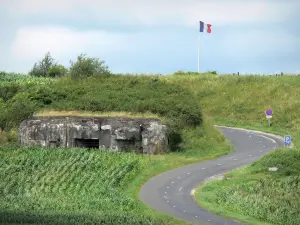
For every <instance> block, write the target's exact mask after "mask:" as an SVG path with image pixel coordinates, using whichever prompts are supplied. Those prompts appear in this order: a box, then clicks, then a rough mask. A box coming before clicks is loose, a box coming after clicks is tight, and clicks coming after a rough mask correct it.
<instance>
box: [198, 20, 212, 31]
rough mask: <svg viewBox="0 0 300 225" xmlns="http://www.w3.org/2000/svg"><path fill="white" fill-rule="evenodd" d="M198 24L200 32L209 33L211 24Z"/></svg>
mask: <svg viewBox="0 0 300 225" xmlns="http://www.w3.org/2000/svg"><path fill="white" fill-rule="evenodd" d="M199 23H200V32H204V30H205V31H206V32H207V33H211V24H205V23H204V22H202V21H199Z"/></svg>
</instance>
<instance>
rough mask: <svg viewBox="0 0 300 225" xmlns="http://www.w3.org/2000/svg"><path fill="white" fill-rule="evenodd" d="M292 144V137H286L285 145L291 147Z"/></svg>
mask: <svg viewBox="0 0 300 225" xmlns="http://www.w3.org/2000/svg"><path fill="white" fill-rule="evenodd" d="M291 143H292V138H291V135H286V136H284V144H286V145H289V144H291Z"/></svg>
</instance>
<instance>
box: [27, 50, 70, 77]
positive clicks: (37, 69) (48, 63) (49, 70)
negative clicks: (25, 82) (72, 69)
mask: <svg viewBox="0 0 300 225" xmlns="http://www.w3.org/2000/svg"><path fill="white" fill-rule="evenodd" d="M66 73H67V69H66V68H65V67H64V66H63V65H59V64H57V62H54V59H53V58H52V56H51V54H50V52H47V53H46V55H45V56H44V58H43V59H42V60H41V61H40V62H38V63H35V64H34V66H33V68H32V69H31V71H30V72H29V75H31V76H34V77H58V76H63V75H64V74H66Z"/></svg>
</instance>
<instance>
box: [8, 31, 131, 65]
mask: <svg viewBox="0 0 300 225" xmlns="http://www.w3.org/2000/svg"><path fill="white" fill-rule="evenodd" d="M128 38H130V37H129V36H126V35H123V34H122V35H120V34H111V33H107V32H103V31H87V32H76V31H73V30H71V29H68V28H64V27H24V28H21V29H19V30H18V31H17V35H16V37H15V40H14V41H13V44H12V47H11V54H12V56H13V57H15V58H16V59H25V58H36V57H41V56H42V55H44V54H45V53H46V52H47V51H50V52H51V53H53V55H56V56H57V57H66V56H70V55H77V54H80V53H81V52H86V50H93V49H97V51H98V52H102V53H104V54H105V53H107V52H110V53H114V51H122V50H124V49H126V48H127V47H128V43H126V40H127V39H128Z"/></svg>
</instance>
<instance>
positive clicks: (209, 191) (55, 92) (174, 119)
mask: <svg viewBox="0 0 300 225" xmlns="http://www.w3.org/2000/svg"><path fill="white" fill-rule="evenodd" d="M81 57H82V58H81V61H80V63H82V64H81V65H84V66H87V68H88V71H89V72H88V73H86V76H85V78H84V79H82V77H81V76H78V75H80V74H81V73H79V72H78V71H81V70H76V69H74V70H73V76H71V75H70V74H68V73H67V74H66V75H64V76H62V77H61V76H57V78H49V77H56V76H55V73H54V72H55V71H56V70H54V69H56V68H54V69H53V70H52V71H51V70H50V69H51V66H50V67H49V68H50V69H49V71H50V72H51V73H50V72H49V71H48V72H47V73H45V74H44V75H45V76H39V74H38V73H36V77H32V76H26V75H19V74H7V73H0V75H1V76H0V112H1V114H0V128H1V130H2V132H1V134H0V142H1V143H5V142H10V143H11V144H15V142H16V137H17V132H16V128H17V126H18V124H19V122H20V121H21V120H23V119H25V118H27V117H29V116H31V115H33V114H34V113H38V114H37V115H41V116H43V115H51V114H52V115H53V114H54V115H57V114H64V113H66V111H68V112H69V113H71V114H73V115H74V114H84V115H106V116H110V115H124V116H126V115H132V116H133V117H134V116H137V115H144V116H145V115H149V116H151V115H155V116H157V117H158V118H161V119H162V120H164V122H165V123H167V124H168V125H169V127H170V134H169V135H170V138H171V144H172V149H173V150H176V151H175V152H171V153H169V154H162V155H155V156H151V157H149V158H148V157H145V158H141V157H140V156H134V155H123V154H120V155H118V156H117V157H120V158H118V159H116V158H114V157H116V155H110V154H109V153H106V152H103V151H87V150H80V149H79V150H78V149H76V150H75V149H73V150H71V151H70V152H69V153H67V152H66V151H64V150H63V149H58V150H55V151H54V152H50V151H47V150H44V149H35V148H32V149H26V150H25V149H23V148H19V146H18V145H5V146H4V145H2V147H1V157H2V159H3V161H2V162H1V163H2V164H1V167H0V169H1V170H0V173H1V177H4V180H11V182H7V184H9V185H10V186H9V187H10V188H7V186H6V183H5V184H3V183H2V184H3V185H4V186H2V188H1V192H0V196H1V197H0V198H3V199H4V198H5V201H4V200H3V201H2V200H1V204H0V207H1V211H2V212H1V216H0V218H1V219H2V221H1V222H6V223H12V224H15V223H44V224H45V223H46V224H63V223H68V222H69V221H73V222H74V223H78V224H80V223H81V222H82V221H87V223H102V224H107V223H110V224H121V223H130V224H185V223H184V222H181V221H177V220H173V219H170V218H169V217H167V216H163V215H161V214H159V213H157V212H154V211H153V210H150V209H148V208H147V207H146V206H144V205H143V204H141V203H140V202H139V201H138V197H137V194H138V191H139V188H140V186H141V184H143V183H144V182H146V181H147V180H148V179H149V178H151V177H152V176H154V175H156V174H158V173H160V172H163V171H166V170H168V169H172V168H175V167H178V166H182V165H186V164H188V163H193V162H197V161H201V160H205V159H210V158H214V157H217V156H221V155H222V154H226V153H228V152H229V151H230V144H229V143H228V142H226V140H225V139H224V136H222V135H221V134H220V133H219V132H218V131H217V129H216V128H214V127H213V126H212V124H213V123H215V124H218V125H228V126H237V127H244V128H251V129H257V130H263V131H267V132H272V133H277V134H281V135H286V134H290V135H292V139H293V142H294V144H295V148H294V149H292V150H291V149H288V150H286V149H281V150H277V151H275V152H273V153H270V154H268V155H266V156H265V157H264V158H263V159H261V160H259V161H257V162H256V163H254V164H252V165H250V166H247V167H245V168H242V169H238V170H235V171H233V172H230V173H228V174H227V175H226V176H227V177H228V178H231V179H226V180H224V181H214V182H212V183H207V184H205V185H204V186H202V187H201V188H200V189H199V190H198V191H197V192H196V198H197V201H199V203H200V204H201V205H203V206H204V207H207V208H208V209H210V210H212V211H215V212H218V213H220V214H223V215H227V216H230V217H234V218H238V219H240V220H243V221H247V222H249V224H251V223H254V224H259V222H258V221H265V222H269V223H272V224H291V225H293V224H299V218H300V217H299V215H300V212H299V208H300V207H299V206H300V199H299V198H297V196H299V184H300V182H299V181H300V179H299V177H300V174H299V172H298V171H299V169H298V168H299V155H300V151H299V148H298V146H299V144H300V143H299V135H300V132H299V131H300V125H299V124H300V123H299V122H300V114H299V112H298V108H299V106H300V100H299V99H300V98H299V97H300V96H299V95H300V91H298V90H299V86H300V79H299V77H297V76H272V77H270V76H254V75H253V76H220V75H218V74H217V73H216V72H215V71H211V72H208V73H205V74H201V75H200V76H199V74H197V73H193V72H189V73H182V72H181V71H178V72H176V74H174V76H172V75H171V76H158V75H155V76H137V75H121V74H119V75H113V74H111V73H110V72H105V73H104V74H101V73H99V71H101V70H100V69H101V68H99V69H97V70H92V69H91V67H90V66H93V65H98V66H99V65H100V66H101V65H102V62H101V61H97V60H95V59H92V60H90V59H87V58H84V55H82V56H81ZM97 62H98V63H97ZM41 65H42V64H41ZM55 65H56V64H55ZM72 65H73V66H74V65H76V66H78V64H76V63H73V64H72ZM36 68H38V69H40V68H39V67H36ZM61 69H62V70H59V71H58V72H60V73H61V72H62V71H66V70H64V69H63V68H61ZM36 71H38V70H36ZM53 71H54V72H53ZM52 72H53V73H52ZM50 74H52V75H50ZM53 74H54V75H53ZM47 76H48V77H47ZM78 79H81V80H80V81H78ZM201 106H203V109H202V107H201ZM267 108H272V109H273V113H274V115H273V118H272V123H271V128H268V127H267V120H266V119H265V115H264V111H265V109H267ZM57 110H59V111H60V112H57ZM210 118H212V119H213V121H211V120H210ZM179 150H180V151H179ZM88 153H91V155H92V157H95V159H96V158H97V157H98V158H99V157H100V158H101V157H102V155H101V154H104V155H106V156H107V157H112V158H111V159H115V164H114V161H110V160H107V161H108V162H111V163H110V164H105V162H104V163H103V167H102V172H103V173H105V172H107V170H108V169H109V168H110V167H114V166H115V167H117V165H118V164H119V163H121V162H122V160H123V157H124V160H125V161H126V160H128V162H129V164H130V162H132V161H131V160H133V161H134V160H136V161H134V162H135V163H136V164H137V165H136V167H135V166H133V168H132V170H126V171H127V172H126V173H124V174H123V175H122V177H127V176H128V177H130V178H128V179H125V180H122V179H121V180H119V182H120V184H121V183H122V182H123V183H122V185H121V186H122V187H121V186H118V185H117V186H115V187H112V186H105V185H102V186H103V188H105V187H110V189H111V192H110V191H109V190H107V191H105V193H104V192H103V193H101V196H107V198H106V200H105V204H107V208H106V205H105V204H104V203H103V205H101V204H100V203H101V201H102V200H101V198H95V196H94V195H93V194H94V192H86V195H88V196H87V198H88V199H89V198H90V199H92V196H94V199H93V200H94V201H93V202H94V203H95V205H91V206H88V205H87V204H85V202H84V201H83V202H81V199H80V198H81V197H80V196H75V195H73V194H72V192H74V193H75V192H76V191H78V190H81V188H82V187H81V186H80V185H81V184H82V183H80V182H81V181H80V179H79V178H78V179H77V177H76V176H75V175H74V173H75V174H76V173H77V172H78V171H79V170H80V168H83V170H84V168H85V166H87V168H89V166H90V167H92V168H97V165H98V164H97V163H96V164H95V163H91V164H88V163H86V162H81V161H80V160H77V161H76V160H75V159H78V158H79V157H80V154H82V156H83V155H85V154H88ZM51 154H53V155H55V154H56V156H57V158H51V157H50V159H49V160H51V159H53V162H56V163H57V164H54V166H53V167H52V166H51V169H49V168H48V167H47V166H49V165H48V164H49V163H48V164H47V162H49V161H47V162H46V161H43V160H46V158H47V157H48V156H50V155H51ZM63 154H66V155H65V156H64V155H63ZM67 154H70V155H67ZM98 154H99V155H98ZM71 155H72V156H71ZM60 157H61V158H62V159H64V157H69V158H70V159H72V157H73V159H74V165H75V166H74V167H72V166H71V169H70V170H67V172H66V173H65V174H66V175H65V177H67V178H68V177H69V176H70V177H71V178H72V177H73V178H74V179H72V180H69V179H65V180H63V178H61V177H60V175H61V174H62V172H61V167H63V166H67V163H65V164H64V162H62V161H59V158H60ZM22 160H23V161H22ZM26 160H27V161H26ZM47 160H48V159H47ZM83 160H84V157H83ZM35 161H36V164H34V162H35ZM125 161H124V162H123V163H124V166H125V167H126V165H127V162H125ZM30 162H32V163H30ZM51 162H52V161H51ZM66 162H67V161H66ZM68 162H69V161H68ZM93 162H95V161H93ZM72 163H73V161H72ZM121 164H122V163H121ZM273 166H277V167H279V172H276V173H269V172H268V170H267V168H268V167H273ZM35 168H39V169H41V170H42V171H44V172H43V173H42V175H41V174H37V173H39V172H38V171H40V170H38V171H37V173H31V174H29V172H28V171H29V170H30V171H31V172H32V171H33V170H34V169H35ZM66 169H67V167H66ZM22 170H24V172H25V173H27V172H28V174H25V175H24V174H23V173H22ZM56 170H57V171H56ZM26 171H27V172H26ZM59 171H60V172H59ZM63 171H64V170H63ZM76 171H77V172H76ZM84 171H85V170H84ZM91 171H95V170H91ZM137 171H138V172H137ZM48 172H49V173H48ZM52 172H53V173H52ZM118 173H122V172H120V171H119V172H118ZM106 174H107V173H106ZM89 175H91V174H89ZM14 176H16V177H22V179H25V180H24V182H22V183H20V182H18V181H19V180H16V179H14V178H13V177H14ZM114 177H115V176H113V175H111V176H107V178H106V179H107V180H113V178H114ZM55 179H62V182H61V183H60V184H61V187H67V188H66V190H69V192H68V194H69V195H67V196H69V198H68V199H64V198H62V199H64V201H60V202H59V200H57V199H58V198H56V199H55V198H53V199H52V198H51V197H50V196H49V195H48V196H47V193H48V194H49V193H50V192H51V191H53V187H52V186H55V185H54V181H55ZM26 181H27V182H26ZM51 182H52V183H51ZM35 183H37V184H38V185H40V187H38V186H34V184H35ZM26 185H28V186H26ZM76 185H77V186H76ZM93 185H99V182H98V183H97V180H96V179H95V182H93ZM32 186H33V187H32ZM27 187H30V188H29V190H28V189H27ZM61 187H58V186H57V187H56V188H57V189H58V190H63V191H65V189H60V188H61ZM287 189H288V191H287ZM2 190H6V191H7V190H12V192H11V193H8V195H4V194H3V193H4V192H3V191H2ZM55 190H56V189H55ZM103 190H104V189H101V188H100V189H99V192H101V191H103ZM47 191H48V192H47ZM49 191H50V192H49ZM114 191H117V192H118V193H115V192H114ZM57 194H58V195H60V194H65V193H64V192H63V193H61V192H58V193H57ZM89 194H91V195H89ZM228 196H230V197H228ZM295 196H296V197H295ZM114 197H116V198H114ZM7 198H9V199H7ZM28 199H31V200H30V201H29V200H28ZM116 199H118V201H121V202H123V203H124V202H125V203H124V204H123V205H122V204H120V205H114V206H112V205H110V203H109V202H110V201H111V202H114V201H116ZM34 200H37V201H38V202H39V205H35V206H30V207H31V208H30V207H27V206H29V205H30V204H31V203H32V202H31V201H34ZM2 202H3V203H2ZM4 203H5V204H4ZM55 203H56V204H55ZM26 204H28V205H26ZM97 204H99V205H98V206H99V208H98V210H94V211H92V212H91V213H89V212H87V209H89V207H96V206H97ZM48 205H49V206H48ZM25 206H26V207H25ZM233 206H235V207H233ZM51 207H53V208H51ZM76 207H77V208H76ZM78 207H79V208H78ZM109 207H115V208H109ZM141 215H143V216H141ZM108 221H109V222H108Z"/></svg>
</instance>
